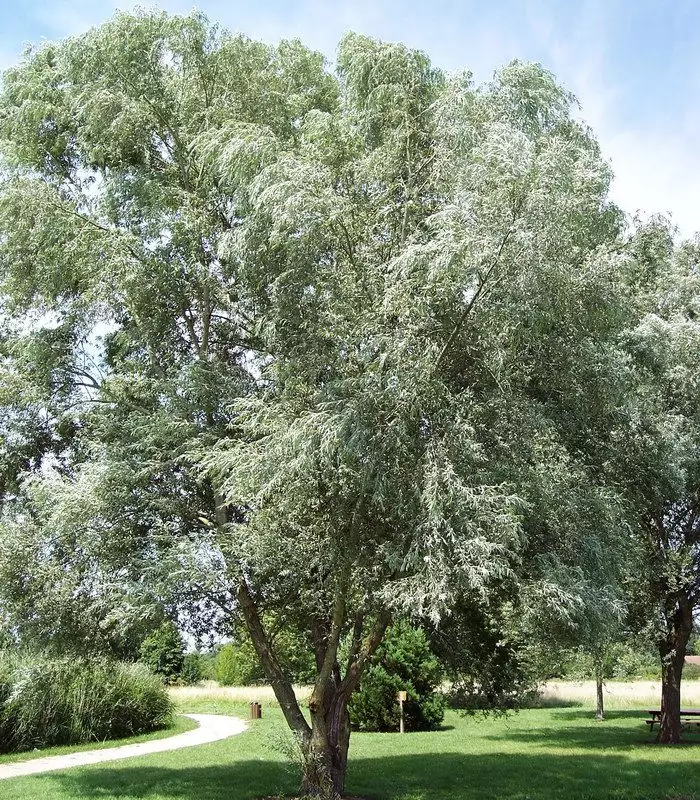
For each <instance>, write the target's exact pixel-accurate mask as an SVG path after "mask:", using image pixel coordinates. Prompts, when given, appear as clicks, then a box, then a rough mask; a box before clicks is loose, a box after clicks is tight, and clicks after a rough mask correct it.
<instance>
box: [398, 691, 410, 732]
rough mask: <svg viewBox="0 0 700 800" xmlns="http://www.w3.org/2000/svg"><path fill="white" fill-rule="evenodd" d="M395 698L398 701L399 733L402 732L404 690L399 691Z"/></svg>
mask: <svg viewBox="0 0 700 800" xmlns="http://www.w3.org/2000/svg"><path fill="white" fill-rule="evenodd" d="M396 698H397V700H398V701H399V733H403V703H404V700H406V698H407V694H406V692H399V693H398V694H397V695H396Z"/></svg>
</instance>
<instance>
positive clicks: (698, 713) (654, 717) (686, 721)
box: [645, 708, 700, 730]
mask: <svg viewBox="0 0 700 800" xmlns="http://www.w3.org/2000/svg"><path fill="white" fill-rule="evenodd" d="M646 713H647V714H649V716H650V717H651V719H647V720H645V722H646V724H647V725H648V726H649V730H653V728H654V725H655V724H656V723H657V722H661V709H660V708H647V709H646ZM681 725H700V708H682V709H681Z"/></svg>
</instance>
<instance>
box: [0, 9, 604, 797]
mask: <svg viewBox="0 0 700 800" xmlns="http://www.w3.org/2000/svg"><path fill="white" fill-rule="evenodd" d="M572 104H573V99H572V98H571V97H570V96H569V95H568V94H567V93H566V92H564V91H563V90H562V89H561V88H560V87H558V86H557V84H556V83H555V81H554V79H553V78H552V76H551V75H549V74H548V73H547V72H545V71H543V70H542V69H541V68H539V67H538V66H535V65H527V64H520V63H513V64H511V65H510V66H509V67H507V68H505V69H504V70H503V71H502V72H500V73H499V74H498V75H497V76H496V78H495V79H494V81H493V82H491V83H489V84H487V85H485V86H483V87H479V88H475V87H473V86H472V84H471V82H470V79H469V76H468V75H462V76H460V77H458V78H456V79H450V80H448V79H447V78H446V77H445V76H444V75H443V74H442V73H441V72H440V71H438V70H436V69H434V68H433V67H432V66H431V65H430V63H429V61H428V59H427V58H426V57H425V56H424V55H423V54H421V53H418V52H415V51H411V50H409V49H407V48H405V47H403V46H400V45H386V44H381V43H378V42H375V41H373V40H371V39H368V38H366V37H362V36H356V35H349V36H347V37H346V38H345V39H344V40H343V41H342V42H341V44H340V47H339V51H338V58H337V69H336V72H335V73H334V74H331V73H330V72H328V71H327V70H326V69H325V67H324V64H323V61H322V59H321V58H320V56H318V55H317V54H314V53H312V52H310V51H308V50H306V49H305V48H304V47H303V46H301V45H300V44H299V43H282V44H281V45H280V46H279V47H276V48H270V47H267V46H265V45H262V44H258V43H255V42H250V41H248V40H247V39H245V38H243V37H233V36H230V35H229V34H227V33H225V32H221V31H219V30H217V29H215V28H212V27H211V26H210V25H209V24H208V23H207V22H206V20H204V19H203V18H202V17H200V16H196V15H195V16H190V17H187V18H171V17H167V16H165V15H150V14H143V15H137V16H129V15H117V16H116V17H115V18H114V20H113V21H111V22H110V23H108V24H106V25H104V26H102V27H100V28H98V29H95V30H93V31H91V32H89V33H88V34H85V35H84V36H80V37H77V38H74V39H70V40H67V41H66V42H64V43H62V44H59V45H44V46H42V47H41V48H39V49H37V50H34V51H31V52H29V53H28V54H27V56H26V57H25V58H24V60H23V61H22V63H21V64H20V65H19V66H18V67H16V68H14V69H12V70H9V71H8V72H7V73H6V74H5V78H4V85H3V92H2V98H1V100H0V133H1V136H2V154H3V160H4V166H3V180H2V186H1V188H0V225H1V227H2V232H3V235H2V237H1V238H0V270H1V278H0V279H1V281H2V284H1V290H0V291H1V295H2V302H3V306H4V310H5V312H6V322H5V336H6V341H7V342H9V343H10V344H11V348H10V349H8V351H7V352H8V353H9V355H8V357H7V358H6V359H5V360H4V361H3V369H4V370H5V373H6V374H7V375H8V376H10V377H11V378H12V380H13V381H15V382H17V383H18V385H21V386H36V387H38V388H37V389H36V393H35V395H32V399H33V401H34V402H35V403H37V404H38V406H39V407H40V408H42V409H44V410H46V411H48V415H47V421H48V424H49V426H50V429H51V435H52V437H53V438H55V439H56V440H57V442H58V443H59V444H60V443H63V444H64V447H63V449H61V447H60V446H58V445H57V446H56V447H54V450H58V451H59V452H61V453H62V454H63V456H65V458H66V459H67V463H66V464H61V465H57V464H56V461H55V460H54V461H49V462H46V461H44V471H46V470H47V469H49V468H50V467H53V468H54V469H55V471H57V472H59V473H61V474H60V475H59V476H58V477H57V478H52V480H54V481H58V488H54V489H51V487H48V489H47V491H48V492H49V494H50V493H51V491H53V492H54V496H55V497H56V502H54V503H52V502H51V501H49V502H46V503H44V504H43V506H42V508H41V509H39V511H38V512H37V513H36V514H35V521H36V524H35V525H33V526H32V527H31V529H27V530H31V531H34V534H33V535H34V536H35V537H36V539H37V540H39V545H38V546H36V548H35V552H37V553H39V554H41V556H42V558H47V559H52V558H54V559H55V558H61V557H64V556H65V553H66V552H69V551H70V544H71V543H76V544H77V545H78V547H79V549H80V552H81V553H87V554H88V555H89V556H90V557H89V558H87V559H86V563H87V566H88V574H87V577H86V578H85V580H89V579H90V578H95V576H97V578H98V579H99V580H98V581H97V582H96V583H93V588H92V591H93V592H95V591H97V590H98V588H99V585H98V584H99V581H103V582H104V583H105V584H106V585H108V586H109V587H111V588H114V587H115V586H121V587H129V586H138V587H143V586H144V584H146V585H147V586H152V587H157V591H158V592H164V591H165V588H164V587H167V586H168V585H169V586H170V590H171V592H172V594H173V596H176V595H178V594H179V596H180V599H182V597H183V596H184V595H187V596H188V597H189V598H190V599H193V600H194V602H195V605H196V603H201V602H202V601H203V600H204V599H206V600H208V601H210V602H212V603H214V604H215V605H216V606H217V607H218V608H219V609H220V610H221V613H222V614H224V615H227V616H229V617H230V616H236V617H240V618H241V619H242V620H243V622H244V624H245V626H246V627H247V630H248V632H249V634H250V637H251V640H252V642H253V644H254V646H255V648H256V651H257V653H258V656H259V658H260V661H261V663H262V665H263V668H264V670H265V672H266V675H267V677H268V679H269V680H270V682H271V684H272V686H273V688H274V691H275V694H276V696H277V698H278V700H279V702H280V705H281V707H282V710H283V712H284V715H285V718H286V720H287V722H288V724H289V726H290V727H291V729H292V730H293V731H294V732H295V734H296V736H297V739H298V742H299V745H300V747H301V751H302V753H303V756H304V770H303V777H302V788H303V791H304V792H305V793H306V794H308V795H312V796H317V797H323V798H334V797H337V796H338V795H340V794H341V792H342V789H343V785H344V781H345V774H346V768H347V752H348V742H349V735H350V720H349V717H348V711H347V706H348V700H349V697H350V695H351V693H352V692H353V691H354V690H355V689H356V688H357V686H358V683H359V681H360V679H361V676H362V672H363V669H364V668H365V665H366V664H367V663H368V659H369V658H370V657H371V655H372V653H373V652H374V650H375V649H376V647H377V646H378V645H379V643H380V642H381V640H382V637H383V635H384V632H385V630H386V628H387V626H388V624H389V622H390V620H391V618H392V615H394V614H395V613H397V612H400V613H402V614H406V613H408V614H415V615H418V616H423V617H428V618H430V619H432V620H433V622H436V621H438V620H439V618H440V616H441V615H443V614H444V613H446V612H448V611H449V609H450V607H451V606H452V605H453V604H454V603H455V602H456V601H457V600H459V601H460V602H474V603H481V604H482V607H487V605H488V598H489V596H490V592H491V589H492V587H493V586H494V585H496V584H497V583H498V582H500V581H502V580H503V579H504V578H506V577H510V578H511V580H513V581H515V580H517V576H518V574H519V571H518V570H519V563H520V558H521V555H522V553H523V547H524V545H525V544H526V543H527V542H526V537H528V539H530V538H532V536H534V539H535V546H536V548H539V550H540V551H542V550H544V549H546V548H547V547H550V546H551V548H554V549H556V548H557V547H558V542H557V541H554V540H553V541H551V542H549V541H547V538H548V536H549V534H550V532H551V533H552V535H553V536H554V537H555V538H556V536H559V535H560V536H561V537H563V538H565V537H566V533H565V532H560V531H558V530H557V526H556V524H553V525H551V526H550V528H549V529H546V530H545V529H544V528H543V529H542V530H541V531H540V534H541V538H540V539H537V532H536V531H534V529H533V531H532V532H529V531H528V528H527V527H525V528H524V527H523V526H522V525H521V521H522V517H523V514H524V512H525V509H526V507H527V499H528V498H526V497H521V495H523V493H524V492H525V491H529V489H528V487H532V485H533V481H531V480H529V479H527V480H522V479H521V477H522V476H521V475H520V473H521V471H522V470H526V471H527V470H529V471H530V472H532V473H537V474H538V475H539V476H540V479H542V480H543V479H544V476H545V475H546V474H547V470H548V466H547V464H548V463H549V462H548V460H551V464H552V465H553V466H554V467H555V468H560V467H561V465H562V464H565V463H566V460H567V459H566V458H565V457H564V456H565V455H566V454H567V453H569V451H571V455H570V456H568V457H570V458H571V459H573V460H574V461H575V460H576V459H578V458H579V457H580V452H582V451H581V442H583V441H585V440H586V437H587V436H588V434H589V433H590V431H591V429H592V426H591V423H590V420H589V417H590V416H591V415H590V409H591V408H598V409H599V411H600V413H599V414H597V416H596V420H598V422H600V420H603V419H604V418H605V416H606V410H605V408H602V407H600V406H601V403H600V402H599V400H598V399H597V398H598V395H599V394H600V393H599V391H598V390H599V389H600V382H599V381H597V378H596V376H597V375H598V374H599V373H600V372H601V365H602V367H604V368H605V370H608V366H609V364H610V363H611V362H610V358H608V356H607V352H608V351H607V349H606V348H607V346H608V343H609V341H610V339H611V331H614V330H615V329H616V328H615V326H616V324H617V323H616V320H617V317H616V314H617V310H616V309H617V306H616V305H615V298H616V296H617V295H616V290H615V280H616V275H617V261H616V256H615V253H614V245H615V241H616V237H617V235H618V228H619V214H618V213H617V212H616V210H615V209H614V208H613V207H612V206H611V205H610V204H609V203H608V201H607V199H606V198H607V188H608V183H609V179H610V175H609V171H608V169H607V167H606V165H605V164H604V162H602V160H601V158H600V154H599V151H598V147H597V145H596V143H595V140H594V139H593V138H592V136H591V134H590V133H589V132H588V131H587V130H585V129H583V128H582V127H581V126H580V125H579V124H578V123H576V122H575V121H574V120H573V119H572V116H571V108H572ZM49 333H50V335H49ZM99 334H101V336H102V341H103V344H104V347H103V350H102V353H101V355H99V356H97V355H96V352H97V350H98V347H97V346H96V344H95V339H96V336H97V335H99ZM47 336H48V337H49V338H51V337H54V338H56V339H57V340H58V341H59V342H60V346H57V347H56V348H55V349H53V348H50V350H51V353H52V359H51V360H50V362H49V363H48V364H47V365H45V367H44V374H45V376H46V380H45V381H44V382H43V383H41V384H38V383H37V382H36V381H34V379H33V377H32V375H33V372H32V370H33V369H35V367H36V365H37V363H38V361H37V359H36V358H35V357H34V355H35V354H36V352H37V350H36V348H35V343H36V342H37V341H44V340H46V338H47ZM42 337H43V338H42ZM95 362H97V363H95ZM605 370H604V371H605ZM608 372H609V370H608ZM608 372H606V373H605V374H608ZM23 396H24V395H23V394H22V392H19V394H18V395H17V397H18V398H19V399H18V400H17V403H18V404H19V406H21V400H22V397H23ZM603 406H604V403H603ZM599 407H600V408H599ZM65 421H70V422H71V423H72V424H71V427H70V430H71V438H70V439H69V438H65V439H62V438H61V437H62V430H63V428H62V427H61V425H62V424H63V423H64V422H65ZM601 425H602V423H601ZM59 466H60V469H59ZM536 483H537V481H535V482H534V484H536ZM521 490H522V491H521ZM12 514H13V512H12V510H6V518H7V519H9V522H7V523H6V527H5V530H6V532H8V534H7V535H9V536H11V537H18V536H20V535H21V534H22V531H25V528H24V527H23V525H22V522H23V520H22V517H21V513H20V515H19V516H17V514H15V517H14V521H13V520H12V519H11V517H12ZM78 519H79V520H80V525H77V524H76V520H78ZM56 542H60V543H61V545H62V549H57V546H56ZM529 544H532V542H529ZM10 552H12V548H10ZM62 554H63V555H62ZM68 560H69V559H68ZM90 569H92V572H90V571H89V570H90ZM49 572H51V570H49ZM52 574H53V573H52ZM144 576H145V577H146V579H145V580H144ZM95 587H98V588H95ZM154 591H155V589H154ZM271 619H274V620H275V624H278V623H279V624H284V623H285V622H290V623H293V624H294V625H295V626H296V627H297V628H299V629H301V630H302V631H304V632H305V634H306V636H307V640H308V643H309V647H310V649H311V650H312V652H313V653H314V654H315V658H316V665H317V676H316V681H315V684H314V688H313V692H312V695H311V699H310V701H309V708H308V712H309V713H308V715H307V714H305V712H304V710H303V709H302V707H301V705H300V703H299V701H298V700H297V698H296V696H295V694H294V691H293V688H292V685H291V682H290V680H289V678H288V676H287V675H286V673H285V670H284V667H283V663H282V661H281V659H280V657H279V654H278V653H277V652H276V649H275V637H274V631H272V630H270V627H269V625H268V624H267V623H268V621H269V620H271ZM341 643H342V648H341ZM341 652H343V653H344V654H346V655H345V656H344V658H343V659H342V660H341V656H340V653H341Z"/></svg>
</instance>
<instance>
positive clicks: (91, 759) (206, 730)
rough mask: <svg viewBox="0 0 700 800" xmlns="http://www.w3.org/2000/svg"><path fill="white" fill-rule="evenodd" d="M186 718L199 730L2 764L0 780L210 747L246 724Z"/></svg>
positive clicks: (201, 716)
mask: <svg viewBox="0 0 700 800" xmlns="http://www.w3.org/2000/svg"><path fill="white" fill-rule="evenodd" d="M185 716H186V717H189V718H190V719H193V720H195V722H198V723H199V727H198V728H195V729H194V730H191V731H185V733H179V734H177V735H176V736H170V737H169V738H167V739H154V740H152V741H149V742H139V743H138V744H125V745H123V746H122V747H107V748H105V749H104V750H85V751H83V752H82V753H69V754H67V755H65V756H47V757H46V758H33V759H32V760H31V761H16V762H15V763H13V764H0V780H3V779H5V778H19V777H21V776H23V775H34V774H35V773H38V772H52V771H53V770H56V769H66V767H83V766H87V765H89V764H101V763H103V762H104V761H116V760H118V759H122V758H131V757H132V756H145V755H148V754H149V753H164V752H166V751H168V750H179V749H180V748H182V747H193V746H194V745H196V744H208V743H209V742H217V741H219V739H228V738H229V736H235V735H236V734H237V733H243V731H244V730H245V729H246V724H245V722H244V721H243V720H242V719H239V718H238V717H225V716H222V715H219V714H185Z"/></svg>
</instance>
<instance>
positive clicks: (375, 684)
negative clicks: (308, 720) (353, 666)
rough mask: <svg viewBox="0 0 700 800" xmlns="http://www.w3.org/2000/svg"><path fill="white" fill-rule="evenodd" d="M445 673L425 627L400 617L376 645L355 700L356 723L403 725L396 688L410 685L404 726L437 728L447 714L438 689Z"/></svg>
mask: <svg viewBox="0 0 700 800" xmlns="http://www.w3.org/2000/svg"><path fill="white" fill-rule="evenodd" d="M443 674H444V673H443V669H442V666H441V664H440V662H439V661H438V659H437V658H436V657H435V655H434V654H433V653H432V652H431V650H430V647H429V645H428V639H427V637H426V635H425V633H424V632H423V631H422V630H420V629H416V628H413V627H412V626H411V625H410V624H408V623H407V622H404V621H401V622H398V623H396V624H395V625H394V626H392V627H391V628H390V629H389V631H388V632H387V635H386V638H385V639H384V641H383V642H382V644H381V645H380V646H379V647H378V648H377V652H376V653H375V654H374V656H373V658H372V663H371V664H370V665H369V667H368V668H367V670H366V672H365V674H364V675H363V677H362V683H361V685H360V689H359V691H358V692H356V693H355V694H354V695H353V696H352V698H351V700H350V718H351V721H352V725H353V726H354V727H356V728H358V729H360V730H365V731H396V730H398V728H399V705H398V702H397V693H398V692H399V691H405V692H406V693H407V696H408V699H407V700H406V701H405V702H404V725H405V729H406V730H408V731H411V730H414V731H419V730H430V729H431V728H436V727H437V726H438V725H439V724H440V723H441V722H442V720H443V718H444V716H445V698H444V696H443V695H442V694H441V693H440V691H439V687H440V684H441V682H442V679H443Z"/></svg>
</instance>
